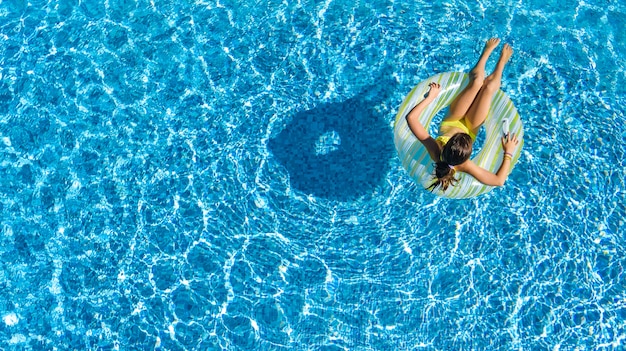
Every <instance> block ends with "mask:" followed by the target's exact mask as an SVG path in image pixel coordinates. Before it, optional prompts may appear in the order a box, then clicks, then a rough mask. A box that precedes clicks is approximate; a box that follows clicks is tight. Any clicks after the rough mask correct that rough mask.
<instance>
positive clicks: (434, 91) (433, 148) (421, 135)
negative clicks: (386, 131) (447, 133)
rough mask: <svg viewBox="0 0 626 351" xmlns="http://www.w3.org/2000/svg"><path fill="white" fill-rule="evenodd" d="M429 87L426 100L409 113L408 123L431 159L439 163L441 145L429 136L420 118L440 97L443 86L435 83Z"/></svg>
mask: <svg viewBox="0 0 626 351" xmlns="http://www.w3.org/2000/svg"><path fill="white" fill-rule="evenodd" d="M428 86H429V87H430V90H429V91H428V94H427V95H426V98H424V100H422V101H420V102H419V103H418V104H417V105H415V107H413V109H412V110H411V112H409V114H408V115H407V116H406V122H407V124H408V125H409V128H410V129H411V132H413V134H415V137H417V139H418V140H419V141H420V142H421V143H422V144H423V145H424V147H425V148H426V150H428V153H429V154H430V157H431V158H432V159H433V161H435V162H437V161H439V156H440V153H441V150H440V148H439V145H438V144H437V142H436V141H435V139H433V137H431V136H430V134H428V131H426V128H424V126H423V125H422V123H420V121H419V117H420V116H421V114H422V113H423V112H424V110H425V109H426V107H427V106H428V105H429V104H430V103H431V102H433V101H434V100H435V98H436V97H437V95H439V90H440V89H441V86H440V85H439V84H438V83H434V82H433V83H430V84H429V85H428Z"/></svg>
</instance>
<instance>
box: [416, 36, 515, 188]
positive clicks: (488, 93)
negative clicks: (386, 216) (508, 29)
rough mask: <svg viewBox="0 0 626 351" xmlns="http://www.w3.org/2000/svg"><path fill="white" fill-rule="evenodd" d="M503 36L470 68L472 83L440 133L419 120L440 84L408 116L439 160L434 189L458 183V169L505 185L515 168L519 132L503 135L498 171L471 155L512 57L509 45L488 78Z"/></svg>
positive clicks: (487, 46)
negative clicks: (488, 67) (479, 163)
mask: <svg viewBox="0 0 626 351" xmlns="http://www.w3.org/2000/svg"><path fill="white" fill-rule="evenodd" d="M499 43H500V39H498V38H491V39H489V40H487V43H486V44H485V48H484V49H483V52H482V54H481V55H480V58H479V59H478V62H477V63H476V66H474V68H472V70H471V71H470V74H469V76H470V81H469V84H468V85H467V86H466V87H465V88H464V89H463V91H461V93H460V94H459V96H457V97H456V98H455V99H454V100H453V101H452V104H450V109H449V110H448V113H447V114H446V116H445V118H444V119H443V121H442V122H441V124H440V125H439V136H437V138H433V137H431V136H430V135H429V134H428V132H427V131H426V129H425V128H424V126H422V124H421V123H420V122H419V116H420V115H421V114H422V112H423V111H424V109H425V108H426V107H427V106H428V105H429V104H430V103H431V102H433V100H435V98H436V97H437V95H438V94H439V91H440V90H441V86H440V85H439V84H438V83H430V84H429V87H430V90H429V91H428V93H427V95H426V96H425V98H424V100H422V101H421V102H420V103H418V104H417V105H416V106H415V107H414V108H413V110H411V112H409V114H408V115H407V116H406V119H407V123H408V125H409V128H410V129H411V131H412V132H413V134H415V136H416V137H417V139H418V140H419V141H420V142H421V143H422V144H423V145H424V147H425V148H426V150H428V153H429V154H430V157H431V158H432V159H433V161H435V176H434V180H435V181H434V183H433V184H432V185H431V186H430V187H428V189H429V190H431V191H432V190H434V189H436V188H437V187H439V186H440V187H441V188H442V190H443V191H445V190H446V189H448V187H449V186H450V185H454V184H455V183H456V182H457V181H458V179H455V178H454V174H455V173H456V172H465V173H468V174H470V175H471V176H472V177H474V178H476V180H478V181H479V182H481V183H483V184H485V185H491V186H502V185H504V181H505V180H506V178H507V177H508V174H509V171H510V170H511V158H512V157H513V151H515V147H516V146H517V145H518V143H519V141H518V140H517V137H516V136H515V134H507V135H505V136H504V137H502V146H503V148H504V158H503V159H502V164H501V165H500V168H499V169H498V171H497V172H496V173H495V174H494V173H491V172H489V171H487V170H486V169H484V168H481V167H479V166H477V165H476V164H475V163H474V162H472V161H471V160H470V159H469V158H470V155H471V154H472V145H473V143H474V140H475V139H476V134H477V133H478V129H479V128H480V126H481V125H482V124H483V122H485V118H487V113H488V112H489V108H490V106H491V100H492V99H493V96H494V95H495V93H496V92H497V91H498V89H500V83H501V81H502V71H503V70H504V66H505V65H506V64H507V62H508V61H509V59H510V58H511V56H512V55H513V49H512V48H511V46H510V45H509V44H505V45H504V47H503V48H502V52H501V54H500V59H499V60H498V63H497V64H496V68H495V70H494V71H493V73H491V74H490V75H489V76H487V77H485V64H486V62H487V59H488V58H489V55H491V52H492V51H493V50H494V49H495V48H496V46H498V44H499Z"/></svg>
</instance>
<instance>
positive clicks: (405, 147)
mask: <svg viewBox="0 0 626 351" xmlns="http://www.w3.org/2000/svg"><path fill="white" fill-rule="evenodd" d="M431 82H437V83H439V84H440V85H441V91H440V93H439V96H437V98H436V99H435V100H434V101H433V102H432V103H431V104H429V105H428V106H427V108H426V109H425V110H424V112H423V113H422V115H421V116H419V121H420V123H422V125H423V126H424V128H425V129H426V130H428V131H429V130H430V123H431V122H432V120H433V118H434V117H435V115H437V113H439V111H441V110H442V109H444V108H446V107H447V106H449V105H450V104H451V103H452V101H453V100H454V98H455V97H456V96H457V95H458V94H459V93H460V92H461V91H462V90H463V88H465V86H466V85H467V84H468V83H469V76H468V75H467V74H466V73H463V72H446V73H440V74H437V75H434V76H432V77H430V78H428V79H426V80H424V81H422V82H420V83H419V84H417V85H416V86H415V87H414V88H413V89H412V90H411V92H410V93H409V94H408V95H407V96H406V98H404V101H403V102H402V105H401V106H400V110H399V111H398V114H397V115H396V122H395V126H394V144H395V145H396V150H397V151H398V155H399V156H400V160H401V161H402V166H403V167H404V168H405V169H406V170H407V172H408V173H409V175H410V176H411V178H413V180H415V181H416V182H417V183H419V184H421V185H422V186H423V187H424V189H426V188H428V187H429V186H430V185H431V184H432V183H433V182H434V179H433V174H434V162H433V160H432V159H431V158H430V155H429V154H428V151H427V150H426V148H425V147H424V145H422V143H421V142H420V141H419V140H418V139H417V138H416V137H415V135H414V134H413V132H411V129H409V126H408V124H407V122H406V115H407V114H408V113H409V112H411V110H412V109H413V107H415V105H417V103H418V102H420V101H421V100H422V99H424V94H426V93H427V92H428V90H429V87H428V84H429V83H431ZM483 127H484V128H485V132H486V135H485V141H484V143H483V145H482V146H481V147H480V152H478V154H476V155H475V156H474V157H473V158H472V161H473V162H474V163H476V164H477V165H478V166H480V167H482V168H484V169H486V170H488V171H490V172H492V173H496V172H497V170H498V168H499V167H500V164H501V163H502V157H503V156H504V152H503V150H502V141H501V138H502V136H503V134H504V133H507V132H511V133H514V134H515V135H516V136H517V139H518V140H519V141H520V144H519V146H518V147H517V148H516V149H515V152H514V153H513V158H512V160H511V171H512V170H513V167H514V166H515V164H516V163H517V160H518V159H519V156H520V154H521V151H522V146H523V145H524V139H523V137H524V128H523V126H522V121H521V119H520V116H519V113H517V109H516V108H515V106H514V105H513V102H512V101H511V99H509V97H508V96H507V95H506V94H505V93H504V92H503V91H502V90H498V92H497V93H496V94H495V96H494V98H493V101H492V102H491V108H490V109H489V114H488V115H487V119H485V123H484V124H483ZM475 147H476V145H475ZM455 177H456V178H457V179H459V182H458V183H456V184H455V185H454V186H451V187H449V188H448V189H447V190H446V191H445V192H444V191H442V190H441V188H440V187H438V188H437V189H435V190H434V191H433V192H434V193H435V194H437V195H439V196H442V197H447V198H453V199H464V198H470V197H474V196H478V195H481V194H485V193H487V192H489V191H490V190H491V189H493V188H494V187H493V186H488V185H484V184H482V183H481V182H479V181H477V180H476V179H475V178H474V177H472V176H471V175H469V174H466V173H464V172H457V173H456V174H455Z"/></svg>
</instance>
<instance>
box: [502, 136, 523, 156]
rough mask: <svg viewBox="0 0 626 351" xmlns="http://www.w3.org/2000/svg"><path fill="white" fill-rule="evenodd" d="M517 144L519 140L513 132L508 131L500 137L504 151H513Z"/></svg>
mask: <svg viewBox="0 0 626 351" xmlns="http://www.w3.org/2000/svg"><path fill="white" fill-rule="evenodd" d="M517 144H519V140H517V136H516V135H515V134H513V133H508V134H507V135H505V136H503V137H502V147H503V148H504V152H508V153H510V154H512V153H513V151H515V147H517Z"/></svg>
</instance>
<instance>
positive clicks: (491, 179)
mask: <svg viewBox="0 0 626 351" xmlns="http://www.w3.org/2000/svg"><path fill="white" fill-rule="evenodd" d="M518 143H519V141H518V140H517V137H516V136H515V134H509V135H507V136H506V137H503V138H502V146H503V147H504V158H503V159H502V164H500V168H498V171H497V172H496V173H495V174H494V173H491V172H489V171H488V170H486V169H484V168H482V167H479V166H477V165H476V164H475V163H474V162H472V161H470V160H467V161H466V162H463V163H462V164H460V165H458V166H455V168H457V170H459V171H462V172H465V173H468V174H469V175H471V176H472V177H474V178H476V180H478V181H479V182H481V183H483V184H485V185H490V186H503V185H504V182H505V181H506V179H507V178H508V176H509V173H510V171H511V157H512V156H511V155H512V154H513V151H515V147H516V146H517V144H518Z"/></svg>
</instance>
